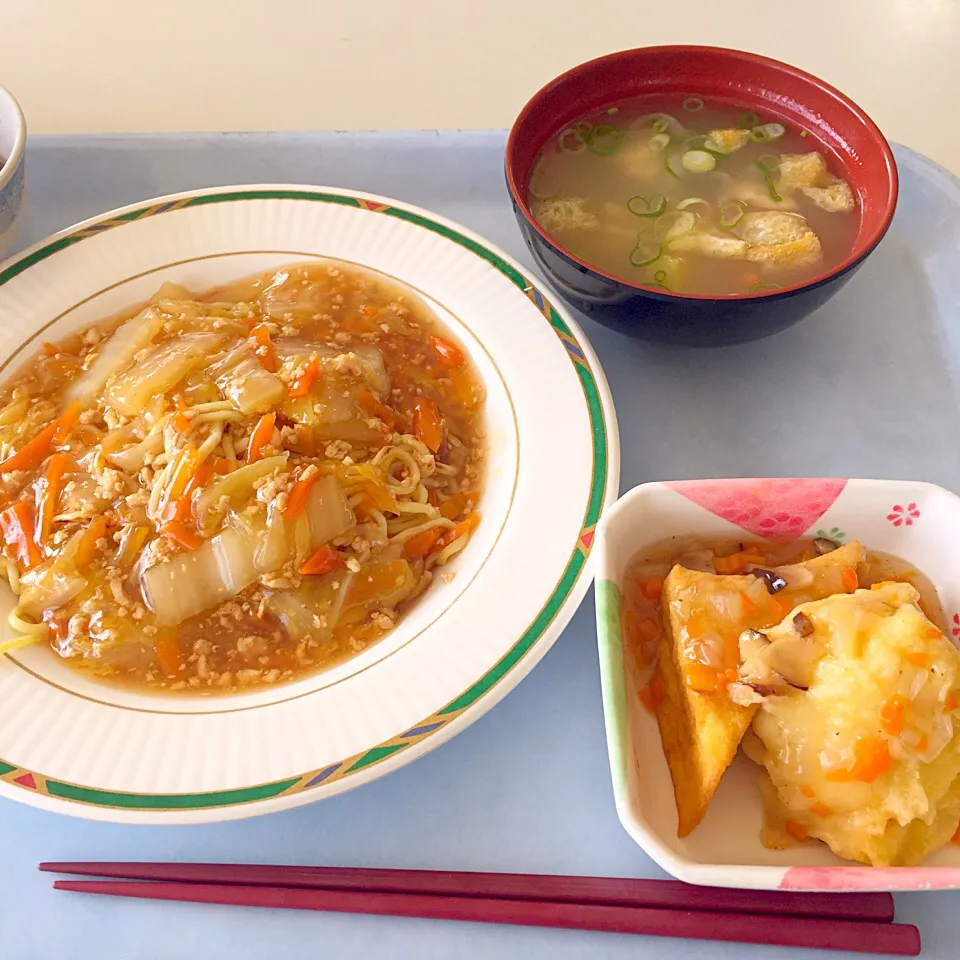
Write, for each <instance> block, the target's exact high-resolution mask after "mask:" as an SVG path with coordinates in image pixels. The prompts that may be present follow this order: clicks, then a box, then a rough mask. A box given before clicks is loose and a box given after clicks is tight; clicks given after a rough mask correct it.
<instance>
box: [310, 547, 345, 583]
mask: <svg viewBox="0 0 960 960" xmlns="http://www.w3.org/2000/svg"><path fill="white" fill-rule="evenodd" d="M341 566H343V558H342V557H341V556H340V554H339V553H337V551H336V550H334V549H333V547H331V546H330V545H329V544H327V545H326V546H323V547H321V548H320V549H319V550H317V551H316V553H314V554H313V555H312V556H311V557H310V558H309V559H308V560H307V561H306V563H304V565H303V566H302V567H301V568H300V573H301V574H302V575H303V576H305V577H321V576H323V574H325V573H332V572H333V571H334V570H336V569H338V568H339V567H341Z"/></svg>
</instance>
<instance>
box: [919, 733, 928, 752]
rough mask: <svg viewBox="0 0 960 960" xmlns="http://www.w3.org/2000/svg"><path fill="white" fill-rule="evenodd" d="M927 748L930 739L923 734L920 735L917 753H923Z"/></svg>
mask: <svg viewBox="0 0 960 960" xmlns="http://www.w3.org/2000/svg"><path fill="white" fill-rule="evenodd" d="M929 746H930V738H929V737H928V736H927V735H926V734H925V733H921V734H920V739H919V740H918V741H917V752H918V753H924V752H925V751H926V749H927V747H929Z"/></svg>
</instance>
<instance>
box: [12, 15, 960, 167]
mask: <svg viewBox="0 0 960 960" xmlns="http://www.w3.org/2000/svg"><path fill="white" fill-rule="evenodd" d="M680 42H689V43H712V44H717V45H724V46H736V47H741V48H743V49H748V50H754V51H756V52H758V53H763V54H767V55H770V56H773V57H777V58H780V59H783V60H787V61H790V62H792V63H795V64H797V65H798V66H801V67H803V68H805V69H807V70H810V71H811V72H813V73H815V74H818V75H819V76H821V77H823V78H824V79H825V80H828V81H830V82H831V83H833V84H835V85H837V86H838V87H840V88H841V89H842V90H844V91H845V92H846V93H848V94H849V95H850V96H852V97H853V98H854V99H855V100H857V101H858V102H859V103H860V104H861V106H863V107H864V108H865V109H866V110H867V111H868V112H869V113H870V114H871V115H872V116H873V117H874V119H876V121H877V122H878V123H879V124H880V126H881V127H882V128H883V130H884V132H885V133H886V134H887V135H888V137H890V138H891V139H893V140H897V141H900V142H901V143H905V144H908V145H909V146H911V147H913V148H915V149H916V150H920V151H922V152H923V153H925V154H927V155H928V156H930V157H932V158H933V159H935V160H937V161H938V162H940V163H942V164H944V165H945V166H947V167H949V168H950V169H951V170H953V171H954V172H955V173H960V133H958V130H957V124H956V120H955V114H956V101H957V97H958V94H960V0H794V2H788V3H778V2H776V0H727V2H723V0H655V2H651V0H589V2H584V0H579V2H578V0H550V2H548V0H484V2H482V3H469V4H468V3H464V2H463V0H459V2H458V0H353V2H346V0H271V2H266V0H230V2H229V3H228V2H225V0H165V2H164V3H157V4H142V3H130V2H129V0H93V2H89V0H88V2H80V0H42V2H41V0H3V3H2V4H0V83H3V84H4V85H6V86H8V87H10V88H11V89H12V90H13V91H14V93H15V94H16V95H17V96H18V97H19V99H20V100H21V102H22V104H23V106H24V109H25V110H26V112H27V116H28V120H29V123H30V127H31V130H33V131H35V132H46V133H51V132H52V133H57V132H78V131H82V132H104V131H161V130H182V131H200V130H298V129H299V130H306V129H321V130H330V129H349V130H364V129H367V130H369V129H393V130H397V129H432V128H441V129H453V128H476V129H482V128H502V127H506V126H509V125H510V122H511V121H512V119H513V117H514V115H515V114H516V113H517V111H518V110H519V108H520V107H521V105H522V104H523V103H524V101H525V100H526V99H527V97H528V96H529V95H530V94H531V93H533V92H534V90H536V89H537V88H538V87H539V86H540V85H541V84H542V83H543V82H545V81H546V80H548V79H550V78H551V77H553V76H555V75H556V74H557V73H560V72H561V71H563V70H564V69H566V68H567V67H569V66H572V65H574V64H576V63H578V62H580V61H583V60H586V59H589V58H591V57H594V56H597V55H599V54H602V53H606V52H609V51H611V50H616V49H620V48H624V47H631V46H642V45H646V44H654V43H680Z"/></svg>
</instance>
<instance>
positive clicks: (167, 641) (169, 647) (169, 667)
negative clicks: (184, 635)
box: [153, 634, 183, 677]
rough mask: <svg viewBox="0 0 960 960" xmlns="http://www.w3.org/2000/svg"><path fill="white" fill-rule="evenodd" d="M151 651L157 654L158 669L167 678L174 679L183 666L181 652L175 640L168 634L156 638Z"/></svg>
mask: <svg viewBox="0 0 960 960" xmlns="http://www.w3.org/2000/svg"><path fill="white" fill-rule="evenodd" d="M153 649H154V651H155V652H156V654H157V663H158V664H159V666H160V669H161V670H162V671H163V672H164V673H165V674H166V675H167V676H168V677H175V676H176V675H177V674H178V673H179V672H180V667H181V666H182V664H183V652H182V651H181V650H180V644H179V643H178V642H177V638H176V637H175V636H172V635H170V634H166V635H165V636H162V637H157V642H156V643H155V644H154V646H153Z"/></svg>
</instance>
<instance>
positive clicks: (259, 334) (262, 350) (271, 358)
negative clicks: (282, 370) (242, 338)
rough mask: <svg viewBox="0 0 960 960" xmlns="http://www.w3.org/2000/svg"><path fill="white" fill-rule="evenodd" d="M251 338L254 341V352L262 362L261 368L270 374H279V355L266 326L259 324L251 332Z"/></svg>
mask: <svg viewBox="0 0 960 960" xmlns="http://www.w3.org/2000/svg"><path fill="white" fill-rule="evenodd" d="M250 337H251V339H252V340H253V341H254V345H255V346H254V352H255V353H256V355H257V359H258V360H259V361H260V366H261V367H263V369H264V370H266V371H267V372H268V373H276V372H277V354H276V352H275V351H274V349H273V340H271V339H270V331H269V329H267V326H266V324H263V323H258V324H257V325H256V326H255V327H254V328H253V329H252V330H251V331H250Z"/></svg>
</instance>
